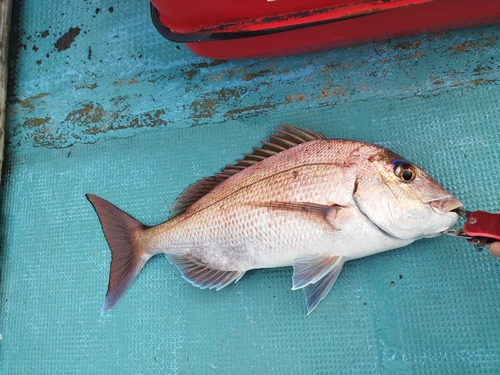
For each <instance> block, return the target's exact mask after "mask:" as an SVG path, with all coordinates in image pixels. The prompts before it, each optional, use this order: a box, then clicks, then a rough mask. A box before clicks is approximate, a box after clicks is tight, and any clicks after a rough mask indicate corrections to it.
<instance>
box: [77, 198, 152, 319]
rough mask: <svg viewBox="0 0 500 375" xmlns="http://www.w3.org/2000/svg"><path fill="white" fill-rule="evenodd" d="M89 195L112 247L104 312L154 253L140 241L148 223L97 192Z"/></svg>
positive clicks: (111, 305)
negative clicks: (146, 248) (144, 247)
mask: <svg viewBox="0 0 500 375" xmlns="http://www.w3.org/2000/svg"><path fill="white" fill-rule="evenodd" d="M86 197H87V199H88V200H89V201H90V203H92V206H93V207H94V209H95V211H96V213H97V216H98V217H99V221H100V222H101V227H102V230H103V232H104V237H105V238H106V241H107V242H108V245H109V248H110V250H111V268H110V272H109V284H108V292H107V293H106V300H105V301H104V306H103V308H102V312H103V313H105V312H107V311H109V310H111V309H112V308H113V307H114V306H115V305H116V303H117V302H118V301H119V300H120V298H121V297H122V296H123V294H125V292H126V291H127V289H128V288H129V287H130V285H131V284H132V282H133V281H134V280H135V278H136V277H137V275H138V274H139V272H140V271H141V269H142V267H144V265H145V264H146V262H147V261H148V260H149V258H150V257H151V255H150V254H148V253H146V252H145V251H144V249H143V247H142V245H141V242H140V234H141V232H143V231H144V230H145V229H147V227H146V226H144V225H142V224H141V223H140V222H138V221H137V220H135V219H134V218H133V217H132V216H130V215H128V214H127V213H125V212H123V211H122V210H120V209H119V208H117V207H115V206H114V205H112V204H111V203H109V202H108V201H106V200H104V199H102V198H99V197H98V196H96V195H93V194H87V195H86Z"/></svg>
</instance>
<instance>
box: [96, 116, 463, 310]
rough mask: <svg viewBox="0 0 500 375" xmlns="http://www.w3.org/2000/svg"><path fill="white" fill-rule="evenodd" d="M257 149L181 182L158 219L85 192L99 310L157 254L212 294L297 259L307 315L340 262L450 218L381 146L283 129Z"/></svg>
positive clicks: (429, 185)
mask: <svg viewBox="0 0 500 375" xmlns="http://www.w3.org/2000/svg"><path fill="white" fill-rule="evenodd" d="M262 144H263V145H262V147H261V148H255V149H254V153H253V154H246V155H245V158H244V159H243V160H241V161H239V162H237V163H236V165H235V166H227V167H226V168H224V169H223V170H222V171H221V172H220V173H219V174H217V175H215V176H212V177H207V178H204V179H202V180H200V181H198V182H196V183H194V184H193V185H191V186H189V187H188V188H187V189H186V190H185V191H184V192H183V193H182V194H181V195H180V196H179V198H178V199H177V200H176V202H175V203H174V205H173V208H172V211H173V212H174V213H175V216H174V217H173V218H171V219H170V220H167V221H166V222H164V223H162V224H159V225H157V226H153V227H145V226H143V225H142V224H141V223H139V222H138V221H136V220H135V219H134V218H132V217H130V216H129V215H128V214H126V213H125V212H123V211H121V210H120V209H118V208H116V207H115V206H113V205H112V204H111V203H109V202H107V201H105V200H104V199H102V198H99V197H97V196H95V195H90V194H89V195H87V197H88V199H89V200H90V202H91V203H92V204H93V206H94V208H95V210H96V212H97V214H98V217H99V220H100V222H101V225H102V229H103V232H104V235H105V237H106V240H107V241H108V244H109V246H110V249H111V252H112V261H111V270H110V279H109V285H108V293H107V295H106V301H105V305H104V310H105V311H106V310H109V309H111V308H112V307H113V306H114V305H115V304H116V303H117V302H118V300H119V299H120V298H121V297H122V295H123V294H124V293H125V291H126V290H127V288H128V287H129V286H130V285H131V283H132V282H133V281H134V279H135V277H136V276H137V274H138V273H139V272H140V270H141V268H142V267H143V266H144V264H145V263H146V262H147V261H148V260H149V259H150V258H151V257H152V256H154V255H157V254H161V253H164V254H165V255H166V256H167V258H168V259H169V261H170V262H171V263H173V264H175V265H176V266H177V267H178V268H179V270H180V271H181V273H182V275H183V277H184V278H185V279H186V280H188V281H189V282H190V283H191V284H193V285H195V286H197V287H200V288H215V289H217V290H219V289H222V288H223V287H225V286H227V285H229V284H230V283H232V282H235V281H237V280H239V279H240V278H241V277H242V276H243V275H244V274H245V272H246V271H248V270H250V269H258V268H270V267H283V266H293V267H294V274H293V280H292V285H293V289H303V290H304V292H305V296H306V305H307V309H308V313H310V312H311V311H312V310H313V309H314V308H316V306H317V305H318V303H319V302H320V301H321V300H322V299H323V298H325V296H326V295H327V294H328V291H329V290H330V289H331V287H332V286H333V284H334V283H335V280H336V279H337V277H338V275H339V274H340V271H341V269H342V266H343V264H344V263H345V262H346V261H348V260H352V259H357V258H360V257H364V256H368V255H371V254H376V253H378V252H382V251H387V250H391V249H394V248H398V247H401V246H405V245H408V244H409V243H411V242H413V241H415V240H417V239H420V238H425V237H434V236H437V235H439V234H440V233H441V232H442V231H443V230H446V229H448V228H449V227H451V226H452V225H453V224H454V223H455V222H456V221H457V219H458V215H457V213H456V212H455V211H454V210H456V209H457V208H459V207H461V206H462V204H461V203H460V202H459V201H458V200H457V199H455V198H454V197H453V196H452V195H451V194H450V193H449V192H448V191H446V190H445V189H444V188H442V187H441V186H440V185H439V184H438V183H437V182H436V181H434V180H433V179H432V178H431V177H430V176H428V175H427V173H425V171H423V170H422V169H421V168H419V167H418V166H416V165H414V164H412V163H410V162H409V161H407V160H404V159H403V158H401V157H399V156H398V155H396V154H394V153H393V152H391V151H389V150H387V149H385V148H383V147H380V146H377V145H373V144H369V143H366V142H358V141H353V140H342V139H332V140H327V139H325V138H324V136H323V135H321V134H319V133H314V132H312V131H309V130H306V131H304V130H301V129H298V128H294V127H291V126H289V125H283V129H278V130H277V135H276V136H271V137H270V140H269V141H268V142H263V143H262Z"/></svg>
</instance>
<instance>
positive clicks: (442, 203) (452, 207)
mask: <svg viewBox="0 0 500 375" xmlns="http://www.w3.org/2000/svg"><path fill="white" fill-rule="evenodd" d="M427 204H428V205H429V206H430V207H431V208H432V210H433V211H435V212H436V213H450V212H453V213H455V214H457V215H458V211H459V210H460V209H461V208H462V207H463V204H462V202H460V201H459V200H458V199H456V198H455V197H453V196H452V195H450V196H447V197H444V198H439V199H435V200H432V201H429V202H427Z"/></svg>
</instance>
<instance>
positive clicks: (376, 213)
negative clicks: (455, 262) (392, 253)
mask: <svg viewBox="0 0 500 375" xmlns="http://www.w3.org/2000/svg"><path fill="white" fill-rule="evenodd" d="M371 164H372V165H371V166H370V168H366V167H365V168H362V170H360V173H359V178H358V189H357V190H356V193H355V195H354V200H355V202H356V204H357V206H358V208H359V209H360V210H361V212H363V213H364V214H365V215H366V216H368V218H369V219H370V220H371V221H372V222H373V223H374V224H375V225H377V226H378V227H379V228H380V229H381V230H383V231H384V232H386V233H388V234H389V235H391V236H393V237H396V238H400V239H405V240H411V239H414V240H415V239H418V238H424V237H434V236H436V235H439V233H440V232H441V231H443V230H446V229H447V228H449V227H450V226H452V225H453V224H455V222H456V221H457V219H458V215H457V214H456V213H454V212H450V210H451V209H453V208H457V207H460V206H461V203H460V202H459V201H458V200H456V199H455V198H454V197H453V196H452V195H451V194H450V193H449V192H448V191H447V190H445V189H444V188H443V187H442V186H441V185H439V184H438V183H437V182H436V181H435V180H434V179H432V177H430V176H429V175H428V174H427V173H426V172H425V171H424V170H423V169H422V168H420V167H418V166H416V165H415V164H413V163H410V162H409V161H407V160H404V159H401V158H399V159H397V158H396V159H394V158H393V159H392V160H391V161H389V162H388V161H384V160H378V161H374V162H372V163H371ZM443 202H444V203H445V204H444V203H443Z"/></svg>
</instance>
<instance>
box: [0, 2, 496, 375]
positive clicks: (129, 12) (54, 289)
mask: <svg viewBox="0 0 500 375" xmlns="http://www.w3.org/2000/svg"><path fill="white" fill-rule="evenodd" d="M10 46H11V47H10V52H9V53H10V55H9V57H10V66H9V88H8V89H9V91H8V103H7V110H8V112H7V129H6V140H7V143H6V155H5V165H4V168H3V176H2V185H1V190H0V194H1V195H0V197H1V205H0V207H1V231H0V246H1V250H0V272H1V274H0V335H1V336H0V373H1V374H9V375H10V374H51V375H57V374H61V375H62V374H131V375H132V374H134V375H136V374H137V375H139V374H144V375H146V374H172V375H175V374H450V375H451V374H500V260H499V259H496V258H493V257H492V256H491V255H490V254H489V252H488V251H482V252H477V251H475V249H474V247H473V246H472V245H470V244H469V243H467V242H466V241H463V240H458V239H453V238H449V237H444V236H441V237H439V238H434V239H426V240H421V241H418V242H415V243H414V244H412V245H410V246H407V247H405V248H401V249H398V250H394V251H389V252H386V253H382V254H379V255H375V256H371V257H367V258H363V259H360V260H356V261H352V262H348V263H347V264H346V266H345V268H344V270H343V272H342V274H341V276H340V277H339V280H338V281H337V283H336V285H335V286H334V288H333V289H332V291H331V292H330V293H329V295H328V296H327V298H326V299H325V300H324V301H323V302H322V303H321V304H320V305H319V306H318V308H317V309H316V310H315V311H314V312H313V313H312V314H311V315H309V316H307V315H306V307H305V301H304V296H303V293H302V292H301V291H292V290H291V276H292V270H291V269H290V268H282V269H268V270H255V271H251V272H248V273H247V274H246V275H245V276H244V277H243V279H241V280H240V281H239V282H238V283H236V284H232V285H230V286H228V287H226V288H225V289H223V290H221V291H218V292H216V291H215V290H200V289H198V288H194V287H193V286H191V285H190V284H189V283H187V282H186V281H185V280H184V279H183V278H182V277H181V275H180V274H179V271H178V270H177V268H176V267H175V266H173V265H171V264H170V263H168V261H167V259H165V257H162V256H157V257H155V258H153V259H152V260H151V261H150V262H149V263H148V264H147V265H146V267H145V268H144V270H143V271H142V272H141V274H140V275H139V277H138V278H137V280H136V282H135V283H134V284H133V285H132V287H131V288H130V290H129V291H128V293H127V294H126V295H125V297H124V298H123V299H122V300H121V301H120V302H119V304H118V305H117V306H116V307H115V309H114V310H112V311H111V312H109V313H107V314H105V315H101V308H102V304H103V301H104V295H105V292H106V287H107V279H108V267H109V262H110V252H109V250H108V246H107V244H106V241H105V239H104V237H103V235H102V231H101V229H100V226H99V223H98V220H97V217H96V215H95V212H94V211H93V209H92V207H91V206H90V204H89V203H88V201H87V200H86V199H85V195H84V194H85V193H94V194H97V195H100V196H102V197H104V198H106V199H108V200H110V201H111V202H113V203H115V204H116V205H117V206H119V207H121V208H123V209H124V210H126V211H127V212H129V213H130V214H132V215H133V216H135V217H136V218H137V219H139V220H141V221H142V222H144V223H145V224H148V225H152V224H157V223H160V222H162V221H164V220H166V219H167V218H168V210H169V206H170V204H171V203H172V202H173V201H174V199H175V198H176V196H177V195H178V194H179V193H180V192H181V191H182V190H183V189H184V188H185V187H187V186H188V185H189V184H190V183H192V182H194V181H196V180H197V179H199V178H201V177H204V176H206V175H211V174H213V173H215V172H217V171H218V170H219V169H220V168H222V167H224V166H225V165H226V164H229V163H232V162H233V161H234V160H235V159H237V158H239V157H241V155H242V153H244V152H250V151H251V149H252V147H255V146H258V145H259V140H261V139H266V137H267V135H268V134H269V133H271V132H272V129H273V128H274V127H277V126H279V124H280V123H288V124H291V125H294V126H297V127H303V128H310V129H312V130H315V131H320V132H323V133H324V134H325V135H326V136H328V137H331V138H332V137H337V138H350V139H357V140H364V141H370V142H373V143H377V144H379V145H382V146H385V147H388V148H390V149H392V150H393V151H395V152H396V153H398V154H401V155H403V156H405V157H406V158H408V159H409V160H412V161H414V162H415V163H417V164H419V165H421V166H423V167H424V168H425V169H426V170H427V171H428V172H429V173H430V174H431V175H432V176H434V177H435V178H436V179H437V180H438V181H439V182H440V183H441V184H442V185H443V186H445V187H446V188H447V189H449V190H450V191H452V192H453V193H454V195H455V196H457V197H458V198H459V199H461V200H462V201H463V202H464V204H465V208H467V209H469V210H475V209H482V210H486V211H491V212H498V211H499V210H500V174H499V173H498V171H499V170H500V86H499V82H500V59H499V56H500V26H498V25H492V26H485V27H478V28H472V29H463V30H455V31H449V32H443V33H437V34H429V35H419V36H414V37H407V38H401V39H395V40H387V41H383V42H379V43H372V44H366V45H361V46H353V47H348V48H342V49H336V50H330V51H324V52H319V53H314V54H309V55H299V56H292V57H285V58H280V59H254V60H229V61H222V60H208V59H203V58H201V57H197V56H196V55H193V54H192V53H191V52H190V51H189V50H188V49H186V47H184V46H183V45H177V44H174V43H170V42H167V41H166V40H165V39H163V38H162V37H161V36H160V35H159V34H158V33H157V32H156V30H155V29H154V27H153V26H152V24H151V21H150V18H149V4H148V3H147V2H145V1H138V0H123V1H115V0H100V1H93V0H87V1H68V2H45V1H41V0H33V1H16V2H15V3H14V7H13V22H12V34H11V40H10ZM346 246H351V244H346Z"/></svg>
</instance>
